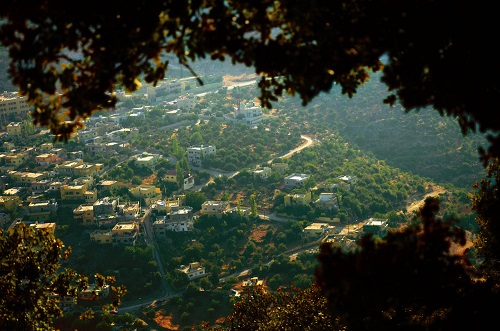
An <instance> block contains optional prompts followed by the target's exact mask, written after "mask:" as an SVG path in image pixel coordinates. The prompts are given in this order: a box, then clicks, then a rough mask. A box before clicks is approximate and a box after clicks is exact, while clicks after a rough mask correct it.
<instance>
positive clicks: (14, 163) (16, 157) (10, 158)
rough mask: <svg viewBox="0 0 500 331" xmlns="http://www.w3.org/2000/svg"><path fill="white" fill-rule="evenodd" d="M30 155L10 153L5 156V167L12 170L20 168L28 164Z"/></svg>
mask: <svg viewBox="0 0 500 331" xmlns="http://www.w3.org/2000/svg"><path fill="white" fill-rule="evenodd" d="M28 159H29V155H28V153H24V152H16V153H10V154H7V156H5V166H6V167H10V168H13V169H15V168H18V167H20V166H21V165H23V164H24V163H26V162H28Z"/></svg>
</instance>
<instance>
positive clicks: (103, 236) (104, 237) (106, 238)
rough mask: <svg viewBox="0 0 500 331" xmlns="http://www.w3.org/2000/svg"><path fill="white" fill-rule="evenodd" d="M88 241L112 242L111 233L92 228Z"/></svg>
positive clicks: (109, 230)
mask: <svg viewBox="0 0 500 331" xmlns="http://www.w3.org/2000/svg"><path fill="white" fill-rule="evenodd" d="M90 241H91V242H93V243H98V244H111V243H112V242H113V233H112V232H111V229H108V230H99V229H97V230H94V231H93V232H92V233H91V234H90Z"/></svg>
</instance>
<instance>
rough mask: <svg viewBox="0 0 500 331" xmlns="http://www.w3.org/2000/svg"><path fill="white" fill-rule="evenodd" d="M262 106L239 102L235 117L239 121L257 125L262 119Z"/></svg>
mask: <svg viewBox="0 0 500 331" xmlns="http://www.w3.org/2000/svg"><path fill="white" fill-rule="evenodd" d="M262 117H263V115H262V108H260V107H255V106H253V105H245V104H244V103H241V104H238V106H237V107H236V108H235V109H234V118H235V119H236V120H237V121H238V122H242V123H245V124H248V125H256V124H259V123H260V122H261V121H262Z"/></svg>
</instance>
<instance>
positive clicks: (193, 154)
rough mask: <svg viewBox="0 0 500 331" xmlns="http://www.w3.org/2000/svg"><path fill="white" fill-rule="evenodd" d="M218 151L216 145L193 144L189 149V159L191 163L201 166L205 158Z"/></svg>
mask: <svg viewBox="0 0 500 331" xmlns="http://www.w3.org/2000/svg"><path fill="white" fill-rule="evenodd" d="M216 153H217V150H216V148H215V146H212V145H208V146H205V145H200V146H191V147H188V149H187V160H188V163H189V164H192V165H194V166H196V167H200V166H202V165H203V159H204V158H207V157H209V156H210V155H215V154H216Z"/></svg>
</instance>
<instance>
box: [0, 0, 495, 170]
mask: <svg viewBox="0 0 500 331" xmlns="http://www.w3.org/2000/svg"><path fill="white" fill-rule="evenodd" d="M493 15H494V14H493V11H488V10H484V8H483V7H482V6H470V3H469V2H466V1H458V2H457V1H445V2H443V1H439V2H436V1H431V0H425V1H418V2H411V1H410V2H408V1H406V2H397V1H396V2H395V1H385V2H377V1H369V0H364V1H333V2H332V1H312V2H310V1H309V2H300V1H294V0H279V1H275V0H272V1H270V0H263V1H252V2H241V1H234V0H227V1H222V0H218V1H217V0H215V1H214V0H212V1H202V0H200V1H163V2H155V3H148V4H146V3H144V2H140V1H139V2H137V1H136V2H133V3H128V4H127V5H126V6H124V5H123V3H122V2H120V1H107V2H106V4H103V3H102V2H98V1H86V2H84V3H81V4H74V3H69V2H61V1H52V0H45V1H32V2H30V5H29V6H26V4H25V3H24V2H23V1H10V2H8V3H6V4H4V5H2V7H1V8H0V18H1V19H2V20H1V22H2V23H1V24H0V41H1V43H2V44H3V45H4V46H5V47H7V49H8V50H9V56H10V59H11V62H10V67H9V74H10V76H11V78H12V82H13V84H14V85H15V86H17V87H19V89H20V93H21V94H22V95H25V96H27V97H28V99H29V101H30V102H31V103H32V104H33V105H34V110H33V111H32V115H33V119H34V123H35V124H39V125H42V126H46V127H48V128H50V129H51V131H52V132H53V133H54V134H55V138H57V139H59V140H65V139H67V138H68V137H70V136H71V134H72V133H73V132H74V131H75V130H76V129H77V128H78V127H80V126H81V125H82V121H83V120H84V119H85V118H88V117H89V116H91V115H92V114H93V113H94V112H95V111H97V110H101V109H111V108H113V107H114V106H115V104H116V102H117V100H118V98H117V95H116V94H115V92H116V90H117V89H121V88H123V89H125V90H126V91H135V90H137V89H138V88H139V86H140V81H145V82H148V83H153V84H156V83H157V82H158V81H159V80H161V79H163V78H164V77H165V73H166V72H167V70H168V69H169V64H170V63H171V62H172V61H175V62H178V63H180V64H181V65H183V66H185V67H187V68H189V69H191V67H190V63H192V62H193V61H196V60H200V59H205V58H210V59H212V60H225V59H228V60H230V61H232V62H233V63H240V64H245V65H247V66H249V67H250V66H251V67H253V68H254V69H255V72H256V73H257V74H259V75H260V76H261V79H260V82H259V87H260V91H261V101H262V105H263V106H265V107H271V102H272V101H274V100H277V98H278V97H279V96H282V95H283V93H289V94H292V95H295V94H298V95H299V96H300V97H301V99H302V101H303V103H304V104H307V103H308V102H309V101H310V100H311V99H313V98H314V97H315V96H317V95H318V94H319V93H321V92H327V91H330V90H331V89H332V86H334V85H338V86H340V87H341V93H343V94H347V95H348V96H349V97H352V96H353V95H354V94H355V93H356V91H357V88H358V87H359V86H360V85H361V84H363V83H364V82H366V81H367V80H368V79H369V77H370V73H371V72H376V71H382V73H383V75H382V78H381V80H382V82H383V83H385V84H386V85H387V89H388V95H387V98H386V99H385V102H387V103H389V104H394V103H396V102H400V103H401V104H402V105H403V107H404V108H405V109H406V110H408V111H410V110H417V111H418V110H419V109H422V108H424V107H433V108H434V109H436V110H437V111H438V112H439V113H440V114H442V115H449V116H453V117H456V118H457V120H458V122H459V123H460V125H461V128H462V131H463V133H467V132H470V131H472V132H475V131H476V130H478V131H480V132H486V133H487V134H488V136H489V139H490V141H491V143H492V144H491V145H490V146H488V148H489V149H488V152H489V154H494V155H500V144H499V143H498V142H499V140H500V138H499V137H498V136H497V133H498V132H499V131H500V121H499V120H498V115H496V112H492V108H491V107H492V105H494V104H495V103H496V101H497V100H498V97H499V94H500V88H499V84H500V83H499V81H498V80H497V79H496V76H497V73H498V71H499V70H500V67H499V66H497V65H495V63H496V62H497V61H496V59H495V58H494V54H495V52H494V51H493V50H492V47H495V46H494V44H491V43H490V44H488V43H482V42H481V40H494V37H495V35H494V31H495V29H494V28H493V27H492V26H490V25H491V24H493V22H495V17H494V16H493ZM464 18H467V19H465V20H464ZM478 36H481V37H482V38H478ZM193 74H194V75H196V73H194V72H193ZM487 156H488V154H487V153H486V154H485V155H483V160H484V161H485V162H486V160H487Z"/></svg>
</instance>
